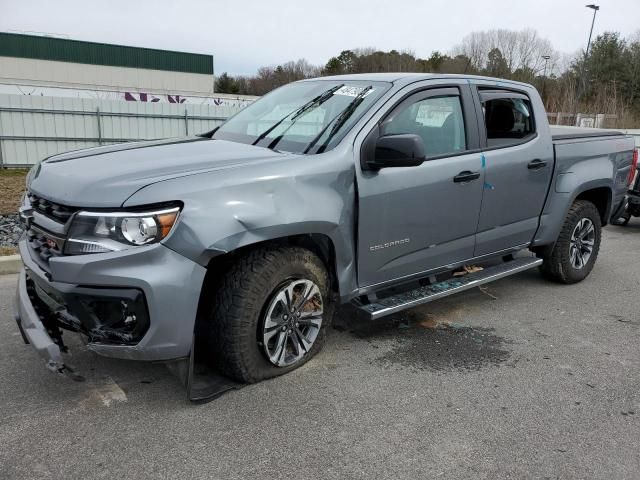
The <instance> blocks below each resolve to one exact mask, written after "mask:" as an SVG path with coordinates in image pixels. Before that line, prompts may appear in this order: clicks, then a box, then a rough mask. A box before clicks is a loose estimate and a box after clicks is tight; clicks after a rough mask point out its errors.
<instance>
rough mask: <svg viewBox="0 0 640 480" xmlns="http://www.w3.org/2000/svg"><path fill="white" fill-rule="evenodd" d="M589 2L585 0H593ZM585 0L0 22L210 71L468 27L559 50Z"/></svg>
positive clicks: (5, 0)
mask: <svg viewBox="0 0 640 480" xmlns="http://www.w3.org/2000/svg"><path fill="white" fill-rule="evenodd" d="M589 1H591V0H589ZM585 3H588V0H531V1H523V0H512V1H505V0H499V1H497V0H482V1H478V0H368V1H349V0H320V1H313V2H309V1H305V0H298V1H296V0H233V1H232V0H210V1H206V0H183V1H180V2H178V1H169V0H155V1H144V0H128V1H121V0H106V1H97V0H80V1H75V0H69V1H67V0H55V1H52V0H49V1H47V0H0V31H23V32H29V31H31V32H48V33H52V34H58V35H64V36H67V37H68V38H73V39H79V40H90V41H96V42H106V43H118V44H124V45H135V46H143V47H151V48H162V49H168V50H179V51H189V52H197V53H209V54H213V55H214V64H215V71H216V74H220V73H222V72H224V71H227V72H229V73H233V74H251V73H254V72H255V70H256V69H257V68H258V67H259V66H262V65H272V64H277V63H282V62H285V61H288V60H295V59H298V58H306V59H307V60H309V61H310V62H311V63H313V64H324V63H326V61H327V60H328V59H329V58H330V57H331V56H335V55H337V54H339V53H340V51H342V50H346V49H352V48H358V47H376V48H378V49H381V50H390V49H396V50H407V49H408V50H412V51H414V52H415V53H416V54H417V55H418V56H421V57H425V56H428V55H429V54H430V53H431V52H432V51H433V50H440V51H441V52H448V51H449V50H450V48H451V47H452V46H453V45H455V44H456V43H458V42H459V41H460V39H461V38H462V37H463V36H465V35H466V34H468V33H470V32H472V31H478V30H488V29H493V28H508V29H513V30H520V29H524V28H533V29H535V30H537V31H538V32H539V33H540V35H541V36H543V37H546V38H548V39H549V40H551V42H552V43H553V45H554V47H555V48H556V49H557V50H560V51H563V52H567V53H573V52H575V51H577V50H579V49H581V48H584V47H585V45H586V42H587V37H588V35H589V28H590V26H591V17H592V13H593V12H592V10H590V9H588V8H585V6H584V5H585ZM597 3H598V4H599V5H600V6H601V10H600V11H599V12H598V16H597V18H596V25H595V28H594V37H595V36H596V35H597V34H598V33H601V32H603V31H606V30H613V31H617V32H620V33H622V34H623V35H624V36H627V35H630V34H632V33H633V32H636V31H638V29H640V0H601V1H599V2H597Z"/></svg>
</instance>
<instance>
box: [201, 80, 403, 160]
mask: <svg viewBox="0 0 640 480" xmlns="http://www.w3.org/2000/svg"><path fill="white" fill-rule="evenodd" d="M390 86H391V84H389V83H385V82H366V81H364V82H351V81H339V80H338V81H331V80H314V81H307V82H298V83H292V84H289V85H285V86H284V87H281V88H279V89H277V90H275V91H273V92H271V93H269V94H268V95H265V96H264V97H262V98H261V99H259V100H257V101H256V102H254V103H252V104H251V105H249V106H248V107H247V108H245V109H244V110H242V111H241V112H240V113H238V114H237V115H235V116H234V117H232V118H230V119H229V120H228V121H227V122H226V123H224V124H223V125H221V126H220V127H219V128H218V129H217V130H215V131H214V133H213V135H212V137H211V138H216V139H221V140H230V141H233V142H240V143H247V144H251V145H258V146H261V147H267V148H270V149H272V150H278V151H285V152H293V153H305V154H313V153H322V152H325V151H327V150H330V149H331V148H333V147H334V146H335V145H336V144H337V143H338V142H339V141H340V140H341V139H342V138H343V137H344V135H345V134H346V133H347V132H348V131H349V130H350V129H351V127H352V126H353V124H354V123H355V122H357V121H358V119H360V117H362V115H363V114H364V112H366V111H367V110H368V109H369V107H370V106H371V105H372V104H373V103H374V102H375V101H376V100H377V99H378V98H380V96H381V95H382V94H383V93H384V92H385V91H386V90H387V89H388V88H389V87H390Z"/></svg>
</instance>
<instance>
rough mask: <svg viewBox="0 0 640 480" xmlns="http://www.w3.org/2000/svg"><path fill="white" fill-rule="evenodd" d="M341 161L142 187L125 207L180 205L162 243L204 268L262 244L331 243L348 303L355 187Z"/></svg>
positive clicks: (320, 158) (291, 161)
mask: <svg viewBox="0 0 640 480" xmlns="http://www.w3.org/2000/svg"><path fill="white" fill-rule="evenodd" d="M329 153H332V152H329ZM342 158H344V157H341V156H338V155H335V154H334V155H329V154H324V155H315V156H305V157H298V156H296V157H293V156H292V157H291V158H287V159H284V160H281V161H280V162H276V163H269V164H268V165H263V164H260V165H257V164H256V165H253V168H249V166H246V167H242V168H235V169H229V170H225V171H222V172H221V171H218V172H211V173H205V174H199V175H193V176H190V177H183V178H178V179H173V180H170V181H166V182H161V183H157V184H154V185H150V186H149V187H146V188H145V189H143V190H141V191H140V192H138V193H136V194H135V195H134V196H133V197H132V198H131V199H130V200H129V201H127V204H128V205H129V204H130V205H142V204H149V203H154V202H157V201H158V199H159V198H163V201H167V200H170V199H175V200H181V201H182V202H183V203H184V208H183V210H182V212H181V214H180V219H179V223H178V224H177V226H176V228H175V229H174V231H173V232H172V233H171V235H170V236H169V237H168V238H167V239H166V240H165V242H164V243H165V245H166V246H167V247H169V248H171V249H173V250H175V251H177V252H179V253H181V254H182V255H184V256H186V257H188V258H191V259H192V260H194V261H195V262H197V263H199V264H200V265H203V266H207V265H208V264H209V262H210V260H211V259H212V258H213V257H215V256H217V255H220V254H224V253H228V252H232V251H234V250H236V249H238V248H241V247H246V246H249V245H252V244H256V243H260V242H264V241H267V240H273V239H280V238H284V237H290V236H294V235H303V234H321V235H325V236H327V237H328V238H329V239H330V240H331V242H332V243H333V248H334V252H335V257H336V258H335V260H336V275H337V279H338V284H339V290H340V295H341V296H346V295H348V294H349V293H350V292H352V291H354V290H355V289H356V288H357V286H356V281H355V278H356V277H355V262H354V257H355V251H354V248H355V247H354V241H353V232H354V216H355V212H354V205H355V185H354V169H353V165H350V166H349V165H343V162H342ZM168 192H175V193H174V194H170V193H168Z"/></svg>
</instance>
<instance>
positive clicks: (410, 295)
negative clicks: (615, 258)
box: [354, 257, 542, 320]
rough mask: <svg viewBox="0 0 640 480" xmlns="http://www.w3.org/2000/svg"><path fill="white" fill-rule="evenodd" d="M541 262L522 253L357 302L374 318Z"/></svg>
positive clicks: (463, 289) (523, 269)
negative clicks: (502, 261)
mask: <svg viewBox="0 0 640 480" xmlns="http://www.w3.org/2000/svg"><path fill="white" fill-rule="evenodd" d="M541 264H542V259H540V258H535V257H521V258H516V259H514V260H510V261H508V262H505V263H501V264H499V265H496V266H493V267H487V268H485V269H484V270H481V271H479V272H476V273H469V274H467V275H464V276H462V277H453V278H451V279H449V280H445V281H443V282H438V283H434V284H431V285H426V286H424V287H419V288H416V289H414V290H409V291H408V292H403V293H398V294H395V295H391V296H390V297H386V298H382V299H378V300H376V301H375V302H373V303H369V304H366V305H365V304H361V303H360V302H354V305H355V306H356V307H357V308H359V309H360V310H362V311H363V312H365V313H366V314H367V315H369V317H370V319H371V320H376V319H378V318H381V317H384V316H386V315H391V314H392V313H396V312H400V311H401V310H405V309H407V308H412V307H415V306H417V305H422V304H423V303H428V302H432V301H433V300H437V299H439V298H443V297H448V296H449V295H453V294H454V293H458V292H463V291H465V290H469V289H471V288H474V287H478V286H480V285H483V284H485V283H489V282H493V281H494V280H499V279H501V278H504V277H508V276H509V275H514V274H516V273H519V272H523V271H525V270H529V269H530V268H535V267H537V266H539V265H541Z"/></svg>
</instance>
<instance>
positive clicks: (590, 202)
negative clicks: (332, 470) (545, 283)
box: [16, 73, 634, 382]
mask: <svg viewBox="0 0 640 480" xmlns="http://www.w3.org/2000/svg"><path fill="white" fill-rule="evenodd" d="M633 151H634V144H633V140H632V139H631V138H630V137H627V136H625V135H623V134H620V133H617V132H611V131H598V130H587V129H569V128H550V127H549V125H548V122H547V116H546V114H545V111H544V107H543V103H542V101H541V99H540V96H539V95H538V93H537V92H536V90H535V89H534V88H533V87H532V86H530V85H527V84H523V83H516V82H513V81H508V80H499V79H492V78H482V77H474V76H462V75H430V74H409V73H406V74H405V73H402V74H364V75H349V76H335V77H325V78H318V79H311V80H304V81H300V82H296V83H292V84H289V85H286V86H284V87H282V88H279V89H277V90H275V91H273V92H272V93H270V94H268V95H266V96H264V97H263V98H261V99H259V100H258V101H256V102H255V103H253V104H252V105H250V106H248V107H247V108H245V109H244V110H242V111H241V112H239V113H238V114H236V115H235V116H234V117H232V118H230V119H228V120H227V121H226V122H225V123H223V124H222V125H220V126H219V127H217V128H216V129H214V130H213V131H211V132H208V133H205V134H202V135H200V136H196V137H191V138H182V139H169V140H160V141H145V142H137V143H128V144H119V145H112V146H102V147H97V148H89V149H86V150H79V151H73V152H69V153H64V154H58V155H54V156H52V157H49V158H47V159H45V160H43V161H42V162H40V163H39V164H37V165H36V166H34V168H33V169H32V170H31V172H30V174H29V175H28V178H27V193H26V194H25V197H24V200H23V204H22V206H21V208H20V215H21V218H22V219H23V221H24V223H25V224H26V233H25V236H24V238H23V239H22V240H21V241H20V245H19V248H20V254H21V256H22V260H23V262H24V271H23V272H22V273H21V274H20V276H19V281H18V292H17V309H16V312H17V313H16V319H17V322H18V325H19V328H20V331H21V332H22V333H23V338H24V340H25V342H27V343H31V345H32V346H33V347H35V349H36V350H37V351H38V352H39V353H40V354H41V355H42V356H43V357H44V359H45V360H46V363H47V365H48V366H49V368H50V369H52V370H54V371H58V372H65V371H69V369H70V367H69V366H68V365H67V364H66V363H65V359H64V357H63V353H64V352H65V351H66V347H65V344H64V342H63V332H64V331H69V330H70V331H73V332H79V333H80V334H81V336H82V337H83V338H84V339H85V340H86V342H87V347H88V348H89V349H90V350H92V351H94V352H96V353H98V354H100V355H105V356H108V357H117V358H124V359H132V360H148V361H165V360H166V361H169V360H173V359H180V358H188V357H189V356H190V355H192V354H193V351H194V348H195V346H196V345H197V346H198V347H197V351H198V353H199V355H200V356H201V357H204V358H206V359H207V360H208V361H210V362H211V363H212V364H214V365H216V366H217V368H218V369H219V370H220V371H221V372H222V373H223V374H224V375H226V376H227V377H229V378H232V379H235V380H236V381H240V382H256V381H260V380H262V379H265V378H268V377H273V376H276V375H280V374H283V373H286V372H288V371H290V370H292V369H294V368H296V367H299V366H300V365H302V364H304V363H305V362H306V361H308V360H309V359H310V358H312V357H313V356H314V355H315V354H316V353H317V352H318V351H319V350H320V348H321V347H322V344H323V341H324V339H325V332H326V330H327V327H328V326H329V325H330V323H331V318H332V314H333V311H334V307H335V306H336V305H337V304H339V303H346V302H351V303H352V304H354V305H355V306H356V307H357V308H359V309H361V310H362V312H363V313H364V315H368V316H369V317H370V318H371V319H377V318H380V317H383V316H385V315H388V314H391V313H394V312H398V311H401V310H403V309H406V308H410V307H413V306H415V305H419V304H421V303H425V302H428V301H432V300H435V299H437V298H440V297H443V296H445V295H450V294H453V293H456V292H459V291H462V290H465V289H468V288H472V287H475V286H477V285H480V284H483V283H486V282H489V281H492V280H496V279H499V278H503V277H505V276H507V275H511V274H515V273H518V272H521V271H523V270H526V269H529V268H534V267H539V268H540V270H541V272H542V274H543V275H544V276H545V277H547V278H549V279H552V280H555V281H557V282H561V283H566V284H569V283H574V282H579V281H581V280H583V279H584V278H585V277H586V276H587V275H589V273H590V272H591V270H592V268H593V266H594V263H595V261H596V258H597V255H598V249H599V247H600V242H601V229H602V226H603V225H605V224H607V222H609V220H610V219H611V218H612V217H615V216H616V214H619V213H620V209H621V208H623V206H624V198H625V192H626V191H627V187H628V183H629V178H630V174H631V172H632V171H633V167H634V166H633V165H632V164H633V161H634V157H633ZM470 264H473V265H484V266H485V268H484V269H483V270H481V271H475V272H474V273H469V274H468V275H465V276H461V277H459V276H453V275H452V272H454V271H456V270H457V269H460V268H463V267H464V266H466V265H470ZM474 270H475V269H474ZM540 301H544V299H540Z"/></svg>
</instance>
